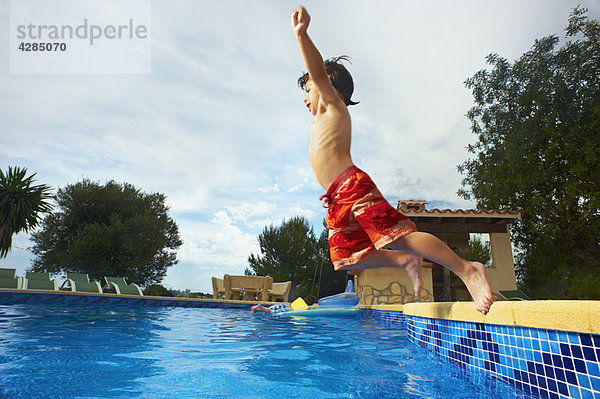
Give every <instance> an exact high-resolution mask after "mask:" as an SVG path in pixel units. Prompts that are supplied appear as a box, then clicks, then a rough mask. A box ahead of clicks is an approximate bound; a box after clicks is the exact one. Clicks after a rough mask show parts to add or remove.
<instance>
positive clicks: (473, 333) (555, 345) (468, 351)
mask: <svg viewBox="0 0 600 399" xmlns="http://www.w3.org/2000/svg"><path fill="white" fill-rule="evenodd" d="M406 327H407V330H408V337H409V339H410V340H411V341H412V342H414V343H415V344H417V345H419V346H421V347H423V348H426V349H428V350H429V351H432V352H434V353H436V354H438V355H440V356H442V357H444V358H446V359H447V360H449V361H450V362H452V363H454V364H456V365H457V366H459V367H461V368H465V369H477V370H481V371H483V372H486V373H488V374H490V375H492V376H493V377H495V378H498V379H501V380H503V381H505V382H507V383H509V384H511V385H513V386H515V387H517V388H519V389H522V390H524V391H525V392H529V393H532V394H534V395H537V396H540V397H542V398H591V399H600V361H599V359H600V335H597V334H582V333H575V332H565V331H557V330H546V329H537V328H527V327H515V326H504V325H493V324H483V323H470V322H462V321H454V320H444V319H432V318H424V317H417V316H406Z"/></svg>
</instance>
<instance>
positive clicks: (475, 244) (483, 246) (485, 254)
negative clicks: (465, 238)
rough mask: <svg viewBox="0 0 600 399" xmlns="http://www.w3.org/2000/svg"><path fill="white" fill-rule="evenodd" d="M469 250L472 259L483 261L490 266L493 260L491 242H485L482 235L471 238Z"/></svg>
mask: <svg viewBox="0 0 600 399" xmlns="http://www.w3.org/2000/svg"><path fill="white" fill-rule="evenodd" d="M469 251H470V253H471V257H470V258H469V259H470V260H472V261H476V262H481V263H483V264H484V265H485V266H489V265H490V262H491V261H492V251H491V248H490V243H489V242H484V241H483V240H482V239H481V237H474V238H472V239H470V240H469Z"/></svg>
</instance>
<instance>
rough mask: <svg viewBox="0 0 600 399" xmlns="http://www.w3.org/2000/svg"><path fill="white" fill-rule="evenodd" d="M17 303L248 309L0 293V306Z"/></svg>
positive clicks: (143, 299)
mask: <svg viewBox="0 0 600 399" xmlns="http://www.w3.org/2000/svg"><path fill="white" fill-rule="evenodd" d="M19 303H30V304H40V303H48V304H66V305H77V304H100V305H111V306H112V305H127V306H137V307H183V308H226V309H248V308H249V307H250V306H251V305H250V304H248V303H243V302H240V303H235V302H223V301H190V300H178V299H157V298H148V297H137V298H135V297H122V296H119V295H114V296H108V295H77V294H68V295H66V294H54V293H48V294H46V293H37V292H27V293H26V292H6V291H0V305H11V304H19Z"/></svg>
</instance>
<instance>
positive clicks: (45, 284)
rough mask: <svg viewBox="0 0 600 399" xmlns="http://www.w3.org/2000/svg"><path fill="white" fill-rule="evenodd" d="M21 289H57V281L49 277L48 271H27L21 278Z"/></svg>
mask: <svg viewBox="0 0 600 399" xmlns="http://www.w3.org/2000/svg"><path fill="white" fill-rule="evenodd" d="M23 289H25V290H51V291H58V282H57V281H56V280H54V279H51V278H50V273H33V272H27V273H25V278H24V279H23Z"/></svg>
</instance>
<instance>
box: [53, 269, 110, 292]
mask: <svg viewBox="0 0 600 399" xmlns="http://www.w3.org/2000/svg"><path fill="white" fill-rule="evenodd" d="M60 288H65V289H68V288H70V289H71V291H78V292H100V293H102V287H101V286H100V283H99V282H97V281H91V282H90V278H89V277H88V275H87V274H82V273H67V279H66V280H65V282H64V283H63V285H62V286H61V287H60Z"/></svg>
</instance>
